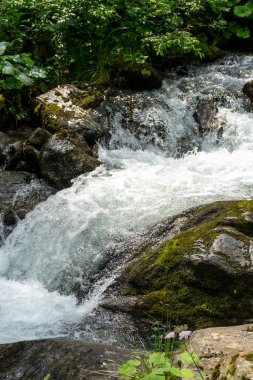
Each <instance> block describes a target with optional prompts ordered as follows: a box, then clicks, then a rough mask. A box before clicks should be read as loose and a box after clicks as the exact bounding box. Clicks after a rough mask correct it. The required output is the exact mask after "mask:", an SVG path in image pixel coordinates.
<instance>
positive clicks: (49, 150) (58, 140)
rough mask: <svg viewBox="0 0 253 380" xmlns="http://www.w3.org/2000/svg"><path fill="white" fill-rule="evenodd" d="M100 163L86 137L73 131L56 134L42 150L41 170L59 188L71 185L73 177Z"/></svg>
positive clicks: (90, 169)
mask: <svg viewBox="0 0 253 380" xmlns="http://www.w3.org/2000/svg"><path fill="white" fill-rule="evenodd" d="M99 165H100V161H99V160H98V159H97V157H95V155H94V153H93V151H92V150H91V149H90V148H89V146H88V144H87V143H86V141H85V139H84V138H83V137H82V136H81V135H79V134H77V133H75V132H73V131H68V130H67V131H62V132H58V133H56V134H54V135H53V136H52V137H50V139H49V140H48V142H47V143H46V144H45V145H44V146H43V148H42V150H41V152H40V159H39V166H40V172H41V174H42V176H43V178H46V179H47V180H48V181H49V182H50V183H51V184H52V185H53V186H55V187H56V188H57V189H63V188H65V187H68V186H70V185H71V180H72V179H73V178H75V177H77V176H79V175H80V174H83V173H88V172H90V171H92V170H94V169H95V168H96V167H97V166H99Z"/></svg>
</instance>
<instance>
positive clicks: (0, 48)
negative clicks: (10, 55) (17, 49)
mask: <svg viewBox="0 0 253 380" xmlns="http://www.w3.org/2000/svg"><path fill="white" fill-rule="evenodd" d="M8 45H9V44H8V42H5V41H3V42H0V56H1V55H4V53H5V51H6V49H7V47H8Z"/></svg>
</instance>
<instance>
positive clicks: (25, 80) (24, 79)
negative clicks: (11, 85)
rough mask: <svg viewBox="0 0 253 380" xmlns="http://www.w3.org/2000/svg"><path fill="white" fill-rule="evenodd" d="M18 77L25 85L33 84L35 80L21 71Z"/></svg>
mask: <svg viewBox="0 0 253 380" xmlns="http://www.w3.org/2000/svg"><path fill="white" fill-rule="evenodd" d="M16 78H17V79H18V80H19V81H20V82H21V83H23V84H24V85H25V86H31V85H32V84H33V83H34V81H33V79H32V78H29V77H28V76H27V75H26V74H24V73H21V74H18V75H17V76H16Z"/></svg>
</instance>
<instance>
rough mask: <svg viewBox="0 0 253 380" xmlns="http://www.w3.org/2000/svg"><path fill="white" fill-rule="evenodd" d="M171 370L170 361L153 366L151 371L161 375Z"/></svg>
mask: <svg viewBox="0 0 253 380" xmlns="http://www.w3.org/2000/svg"><path fill="white" fill-rule="evenodd" d="M170 370H171V365H170V363H165V364H163V366H162V367H159V368H157V367H155V368H154V369H153V371H152V373H155V374H156V375H163V374H164V373H165V372H170Z"/></svg>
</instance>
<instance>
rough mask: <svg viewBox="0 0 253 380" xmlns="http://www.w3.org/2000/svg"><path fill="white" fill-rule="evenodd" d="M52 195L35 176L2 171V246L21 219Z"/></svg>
mask: <svg viewBox="0 0 253 380" xmlns="http://www.w3.org/2000/svg"><path fill="white" fill-rule="evenodd" d="M52 193H53V189H52V188H50V187H49V186H48V185H46V184H45V183H44V182H43V181H42V180H38V178H37V177H36V176H35V175H32V174H29V173H25V172H18V173H17V172H12V171H11V172H10V171H5V170H0V219H1V223H0V244H1V243H2V241H3V240H4V239H5V238H6V236H7V235H8V234H9V233H10V232H11V231H12V230H13V228H14V227H15V225H16V223H17V221H18V220H19V219H23V218H24V217H25V215H26V214H27V213H28V212H29V211H31V210H32V209H33V208H34V207H35V206H36V205H37V204H38V203H39V202H42V201H44V200H45V199H46V198H47V197H48V196H49V195H51V194H52Z"/></svg>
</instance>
